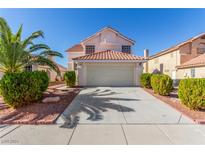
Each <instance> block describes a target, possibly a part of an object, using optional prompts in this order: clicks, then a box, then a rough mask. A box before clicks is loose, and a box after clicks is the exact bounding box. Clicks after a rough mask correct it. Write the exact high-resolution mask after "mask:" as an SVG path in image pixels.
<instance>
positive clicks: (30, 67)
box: [25, 65, 33, 72]
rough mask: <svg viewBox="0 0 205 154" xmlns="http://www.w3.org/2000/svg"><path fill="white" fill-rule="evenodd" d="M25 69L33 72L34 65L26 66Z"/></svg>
mask: <svg viewBox="0 0 205 154" xmlns="http://www.w3.org/2000/svg"><path fill="white" fill-rule="evenodd" d="M25 71H28V72H32V71H33V66H32V65H28V66H25Z"/></svg>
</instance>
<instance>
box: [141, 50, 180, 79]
mask: <svg viewBox="0 0 205 154" xmlns="http://www.w3.org/2000/svg"><path fill="white" fill-rule="evenodd" d="M147 63H148V72H149V73H152V72H154V71H155V70H159V71H160V65H161V66H163V72H162V73H164V74H167V75H169V76H171V75H172V71H175V70H176V68H175V67H176V66H177V65H179V63H180V56H179V50H175V51H173V52H171V53H168V54H165V55H162V56H159V57H156V58H153V59H150V60H149V61H148V62H147ZM144 65H145V64H144ZM144 67H145V66H144Z"/></svg>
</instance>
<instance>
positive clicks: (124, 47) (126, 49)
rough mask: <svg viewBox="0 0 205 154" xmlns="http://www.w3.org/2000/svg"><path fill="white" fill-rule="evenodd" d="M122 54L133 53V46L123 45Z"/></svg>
mask: <svg viewBox="0 0 205 154" xmlns="http://www.w3.org/2000/svg"><path fill="white" fill-rule="evenodd" d="M122 52H126V53H131V46H130V45H123V46H122Z"/></svg>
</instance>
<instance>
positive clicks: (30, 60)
mask: <svg viewBox="0 0 205 154" xmlns="http://www.w3.org/2000/svg"><path fill="white" fill-rule="evenodd" d="M39 37H42V38H44V35H43V32H42V31H36V32H34V33H32V34H31V35H30V36H29V37H27V38H26V39H22V25H21V26H20V27H19V29H18V31H17V33H16V34H14V33H12V31H11V28H10V27H9V25H8V24H7V22H6V20H5V19H4V18H2V17H0V71H1V72H4V73H7V72H19V71H22V70H24V69H25V67H27V66H30V65H33V64H38V65H45V66H48V67H49V68H50V69H52V70H54V71H55V72H57V74H58V75H59V74H60V71H59V68H58V66H57V65H56V63H54V62H53V61H52V60H50V59H49V57H50V56H58V57H63V56H62V54H61V53H59V52H57V51H53V50H51V49H50V48H49V46H47V45H46V44H35V43H34V40H35V39H37V38H39Z"/></svg>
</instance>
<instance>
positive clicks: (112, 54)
mask: <svg viewBox="0 0 205 154" xmlns="http://www.w3.org/2000/svg"><path fill="white" fill-rule="evenodd" d="M73 60H145V58H144V57H140V56H134V55H131V54H128V53H123V52H120V51H112V50H106V51H100V52H95V53H93V54H89V55H85V56H80V57H76V58H73Z"/></svg>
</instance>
